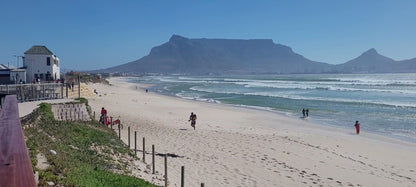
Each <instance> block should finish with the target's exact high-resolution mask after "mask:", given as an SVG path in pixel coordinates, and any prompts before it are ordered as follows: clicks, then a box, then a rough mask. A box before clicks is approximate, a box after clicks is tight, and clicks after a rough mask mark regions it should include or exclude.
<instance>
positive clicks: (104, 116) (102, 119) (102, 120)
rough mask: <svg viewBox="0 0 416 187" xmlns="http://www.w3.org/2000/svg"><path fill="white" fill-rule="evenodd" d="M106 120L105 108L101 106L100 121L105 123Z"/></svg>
mask: <svg viewBox="0 0 416 187" xmlns="http://www.w3.org/2000/svg"><path fill="white" fill-rule="evenodd" d="M106 121H107V110H106V109H104V107H102V108H101V116H100V122H101V123H102V124H106Z"/></svg>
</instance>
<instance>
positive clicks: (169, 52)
mask: <svg viewBox="0 0 416 187" xmlns="http://www.w3.org/2000/svg"><path fill="white" fill-rule="evenodd" d="M95 72H110V73H111V72H123V73H137V74H144V73H163V74H172V73H181V74H207V73H217V74H264V73H279V74H280V73H284V74H287V73H387V72H416V58H415V59H410V60H404V61H394V60H393V59H390V58H388V57H385V56H382V55H380V54H378V53H377V51H376V50H375V49H370V50H368V51H366V52H365V53H363V54H362V55H360V56H359V57H357V58H355V59H353V60H351V61H348V62H346V63H344V64H340V65H331V64H327V63H322V62H315V61H312V60H309V59H307V58H305V57H303V56H302V55H300V54H297V53H295V52H293V50H292V49H291V48H290V47H288V46H285V45H281V44H276V43H274V42H273V41H272V40H270V39H252V40H238V39H205V38H202V39H188V38H185V37H182V36H179V35H173V36H172V37H171V38H170V39H169V41H168V42H166V43H164V44H162V45H160V46H157V47H154V48H152V49H151V51H150V53H149V55H147V56H145V57H143V58H140V59H138V60H136V61H133V62H129V63H126V64H122V65H119V66H115V67H111V68H107V69H103V70H97V71H95Z"/></svg>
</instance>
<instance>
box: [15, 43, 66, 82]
mask: <svg viewBox="0 0 416 187" xmlns="http://www.w3.org/2000/svg"><path fill="white" fill-rule="evenodd" d="M23 66H24V68H26V76H27V79H26V80H27V82H34V80H37V79H40V81H53V80H56V79H59V78H60V68H59V67H60V64H59V58H58V57H57V56H56V55H54V54H53V53H52V51H50V50H49V49H48V48H47V47H46V46H42V45H34V46H33V47H32V48H30V49H29V50H27V51H26V52H25V57H24V60H23Z"/></svg>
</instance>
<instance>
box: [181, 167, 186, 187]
mask: <svg viewBox="0 0 416 187" xmlns="http://www.w3.org/2000/svg"><path fill="white" fill-rule="evenodd" d="M184 186H185V166H182V168H181V187H184Z"/></svg>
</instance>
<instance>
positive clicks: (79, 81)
mask: <svg viewBox="0 0 416 187" xmlns="http://www.w3.org/2000/svg"><path fill="white" fill-rule="evenodd" d="M80 76H81V75H80V74H78V98H80V97H81V77H80Z"/></svg>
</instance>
